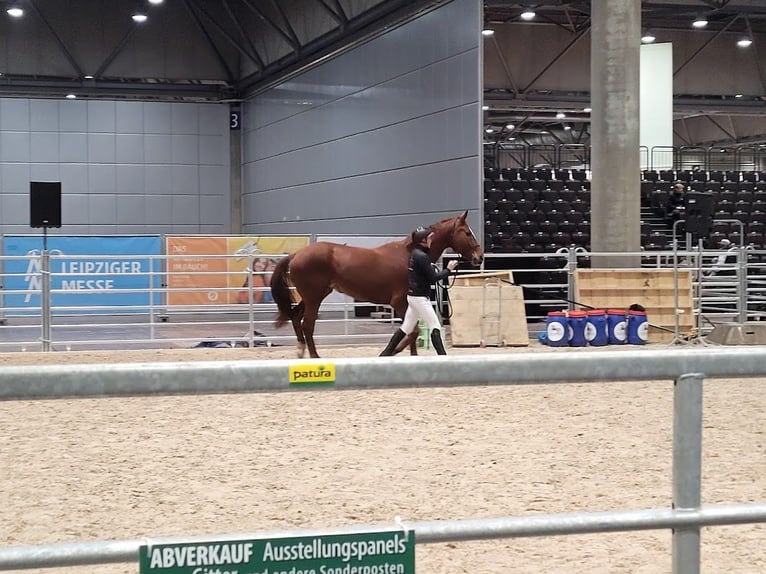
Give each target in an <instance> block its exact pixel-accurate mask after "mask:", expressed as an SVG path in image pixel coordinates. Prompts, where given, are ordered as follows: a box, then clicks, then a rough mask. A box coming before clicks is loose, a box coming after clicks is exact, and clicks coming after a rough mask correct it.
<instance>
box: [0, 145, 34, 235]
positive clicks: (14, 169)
mask: <svg viewBox="0 0 766 574" xmlns="http://www.w3.org/2000/svg"><path fill="white" fill-rule="evenodd" d="M0 181H2V184H3V187H2V189H3V193H29V182H30V169H29V164H28V163H3V162H2V161H1V160H0ZM6 213H13V212H7V211H5V212H3V213H2V214H0V217H2V218H3V220H7V219H6V217H5V214H6ZM10 221H11V222H12V221H13V220H12V219H11V220H10Z"/></svg>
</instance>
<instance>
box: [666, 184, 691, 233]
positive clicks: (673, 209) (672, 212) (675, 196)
mask: <svg viewBox="0 0 766 574" xmlns="http://www.w3.org/2000/svg"><path fill="white" fill-rule="evenodd" d="M685 192H686V189H685V188H684V184H683V183H681V182H680V181H677V182H676V183H674V184H673V190H672V191H671V192H670V196H669V197H668V202H667V203H666V204H665V219H666V220H667V222H668V223H670V224H671V225H672V224H673V222H675V221H678V220H679V219H683V217H684V204H685V202H686V193H685Z"/></svg>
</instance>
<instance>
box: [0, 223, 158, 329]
mask: <svg viewBox="0 0 766 574" xmlns="http://www.w3.org/2000/svg"><path fill="white" fill-rule="evenodd" d="M160 239H161V238H160V236H159V235H143V236H53V237H48V253H49V254H50V271H51V307H52V308H53V310H54V312H56V313H60V312H69V313H74V312H82V310H80V311H75V310H72V309H70V310H68V311H62V310H61V309H60V308H61V307H80V308H83V307H116V308H115V309H87V311H88V312H89V313H90V312H93V313H117V312H119V313H125V312H142V313H146V312H148V311H149V305H150V303H153V304H154V305H158V304H160V303H161V293H160V289H161V286H162V276H163V275H162V262H161V259H160V258H153V259H152V258H150V257H148V256H151V255H161V248H162V242H161V240H160ZM42 249H43V238H42V237H41V236H24V235H17V236H14V235H8V236H5V237H3V255H5V256H20V257H22V258H21V259H6V260H5V264H4V269H3V271H4V280H3V283H4V296H3V303H4V306H5V307H6V310H7V309H8V308H15V309H27V310H28V311H27V312H25V313H24V314H28V313H29V312H34V313H39V308H40V305H41V303H40V295H41V292H42V276H41V274H40V269H41V257H40V255H41V253H42ZM152 293H154V295H153V296H152ZM126 307H137V308H135V309H127V308H126ZM57 308H59V309H58V310H57Z"/></svg>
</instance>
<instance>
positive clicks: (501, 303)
mask: <svg viewBox="0 0 766 574" xmlns="http://www.w3.org/2000/svg"><path fill="white" fill-rule="evenodd" d="M512 283H513V274H512V273H511V272H510V271H504V272H497V273H479V274H472V275H460V276H458V277H457V278H456V279H455V284H454V285H453V286H452V288H451V289H450V291H449V298H450V305H451V307H452V316H451V318H450V335H451V340H452V345H453V346H456V347H460V346H465V347H474V346H479V347H483V346H500V347H505V346H511V347H526V346H528V345H529V332H528V330H527V316H526V312H525V310H524V292H523V289H522V288H521V287H519V286H517V285H513V284H512Z"/></svg>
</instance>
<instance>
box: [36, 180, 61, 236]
mask: <svg viewBox="0 0 766 574" xmlns="http://www.w3.org/2000/svg"><path fill="white" fill-rule="evenodd" d="M29 226H30V227H61V182H60V181H30V182H29Z"/></svg>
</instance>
